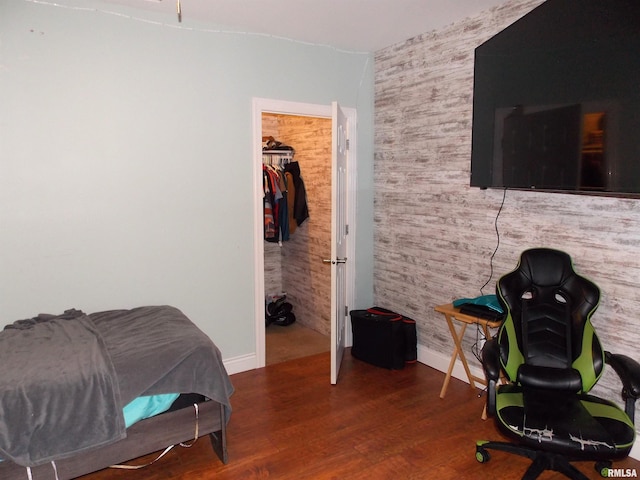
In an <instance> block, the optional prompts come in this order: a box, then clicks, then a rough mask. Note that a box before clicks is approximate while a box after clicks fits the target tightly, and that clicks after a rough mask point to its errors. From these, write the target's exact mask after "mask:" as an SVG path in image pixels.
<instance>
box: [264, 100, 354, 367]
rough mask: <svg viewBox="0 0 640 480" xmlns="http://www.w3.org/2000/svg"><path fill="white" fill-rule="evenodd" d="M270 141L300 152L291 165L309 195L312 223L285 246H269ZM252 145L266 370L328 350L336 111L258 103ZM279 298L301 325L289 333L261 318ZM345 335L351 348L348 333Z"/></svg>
mask: <svg viewBox="0 0 640 480" xmlns="http://www.w3.org/2000/svg"><path fill="white" fill-rule="evenodd" d="M353 113H355V112H353ZM269 137H272V138H273V139H275V140H276V141H278V142H281V143H282V144H285V145H288V146H290V147H292V148H293V149H295V154H294V157H293V162H297V168H299V170H300V175H301V178H302V180H303V182H304V187H305V190H306V198H307V204H308V210H309V217H308V218H307V219H306V220H304V221H303V222H301V224H300V225H297V224H294V225H293V226H292V227H293V228H292V229H291V232H290V234H289V238H288V239H287V240H283V239H282V237H281V235H279V238H278V240H279V241H265V238H264V211H263V206H264V205H263V197H264V189H263V176H262V170H263V156H262V149H263V146H264V145H265V144H264V142H263V139H264V140H266V139H268V138H269ZM254 139H255V142H254V145H255V148H256V152H257V154H256V159H255V163H256V164H255V165H254V167H255V169H254V172H255V173H256V175H255V176H257V177H259V178H258V179H257V180H259V181H257V182H256V184H257V186H258V187H259V188H258V189H257V190H258V191H257V192H256V207H255V208H256V225H255V227H256V228H255V236H256V248H255V266H256V272H255V276H256V282H255V285H256V291H255V297H256V298H255V305H256V307H255V308H256V357H257V358H256V364H257V367H261V366H264V365H266V364H269V363H275V362H278V361H280V360H289V359H292V358H298V357H303V356H307V355H313V354H315V353H319V352H323V351H329V350H330V348H331V313H332V306H331V293H332V292H331V266H330V265H327V263H325V262H323V260H324V259H327V258H329V257H330V256H331V214H332V208H335V207H334V206H332V196H331V182H332V162H331V153H332V152H331V150H332V115H331V106H330V105H328V106H324V105H310V104H298V103H291V102H282V101H272V100H265V99H254ZM265 159H266V160H265V163H269V162H271V163H276V164H278V163H279V162H280V161H279V160H278V159H277V158H276V160H275V162H274V161H273V160H268V159H269V157H268V156H265ZM284 163H286V160H284ZM275 166H276V167H278V165H275ZM353 166H354V167H355V165H353ZM352 180H353V181H354V182H355V178H352ZM354 185H355V184H354ZM354 191H355V188H353V189H352V192H354ZM347 203H349V204H350V205H349V207H351V208H348V207H347V206H346V205H343V207H344V208H345V209H346V210H347V211H346V212H345V215H346V217H347V219H349V218H351V217H352V215H353V212H352V210H354V209H353V200H351V202H349V199H347ZM349 211H351V215H350V214H349ZM352 258H353V256H352ZM351 270H352V269H351ZM352 278H353V275H352V274H351V275H348V278H347V282H346V283H347V288H346V290H347V292H346V297H347V300H348V301H349V300H351V299H352V298H353V290H354V288H353V281H352ZM350 279H351V281H350ZM281 294H286V300H287V302H289V303H291V305H292V306H293V313H294V315H295V317H296V321H295V323H294V324H292V325H289V326H280V325H276V324H271V325H269V326H268V327H267V326H266V322H265V316H264V312H265V305H266V302H267V301H268V300H267V299H268V296H277V295H281ZM343 335H345V336H346V337H347V338H346V340H347V342H348V343H350V332H347V331H345V332H343Z"/></svg>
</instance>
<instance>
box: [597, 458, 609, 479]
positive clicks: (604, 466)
mask: <svg viewBox="0 0 640 480" xmlns="http://www.w3.org/2000/svg"><path fill="white" fill-rule="evenodd" d="M594 468H595V469H596V472H598V473H599V474H600V476H601V477H604V478H606V477H608V476H609V469H610V468H611V462H609V461H606V460H603V461H601V462H596V464H595V467H594Z"/></svg>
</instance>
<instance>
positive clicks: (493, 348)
mask: <svg viewBox="0 0 640 480" xmlns="http://www.w3.org/2000/svg"><path fill="white" fill-rule="evenodd" d="M482 368H483V369H484V373H485V375H486V376H487V380H495V381H496V382H497V381H498V378H500V369H501V366H500V346H499V345H498V341H497V340H496V339H495V338H492V339H491V340H487V342H486V343H485V344H484V347H482Z"/></svg>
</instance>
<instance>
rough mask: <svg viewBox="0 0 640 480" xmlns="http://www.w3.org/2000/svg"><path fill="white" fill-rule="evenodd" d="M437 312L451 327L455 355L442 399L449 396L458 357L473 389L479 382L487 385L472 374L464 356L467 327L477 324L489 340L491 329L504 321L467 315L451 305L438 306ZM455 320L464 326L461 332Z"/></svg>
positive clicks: (441, 391) (441, 395)
mask: <svg viewBox="0 0 640 480" xmlns="http://www.w3.org/2000/svg"><path fill="white" fill-rule="evenodd" d="M435 310H436V312H440V313H442V314H443V315H444V317H445V318H446V319H447V325H449V330H450V332H451V337H452V338H453V343H454V349H453V354H452V355H451V362H450V363H449V370H448V371H447V375H446V376H445V377H444V383H443V384H442V390H440V398H444V396H445V395H446V394H447V387H448V386H449V380H451V372H453V367H454V366H455V363H456V359H457V358H458V357H460V361H462V366H463V367H464V370H465V372H466V373H467V378H468V379H469V385H471V388H476V384H475V382H478V383H480V384H481V385H486V384H487V382H486V380H485V379H484V378H480V377H476V376H475V375H473V374H472V373H471V370H469V364H468V363H467V358H466V357H465V356H464V351H463V350H462V339H463V338H464V332H465V331H466V330H467V326H468V325H471V324H475V325H480V326H481V327H482V330H483V332H484V335H485V337H486V339H487V340H489V339H490V338H491V332H490V330H489V329H490V328H497V327H499V326H500V325H501V324H502V321H500V320H487V319H484V318H480V317H475V316H473V315H469V314H466V313H460V309H459V308H457V307H454V306H453V304H451V303H448V304H446V305H438V306H437V307H435ZM454 320H456V321H458V322H460V323H461V324H462V325H461V328H460V330H456V327H455V325H454V323H453V321H454Z"/></svg>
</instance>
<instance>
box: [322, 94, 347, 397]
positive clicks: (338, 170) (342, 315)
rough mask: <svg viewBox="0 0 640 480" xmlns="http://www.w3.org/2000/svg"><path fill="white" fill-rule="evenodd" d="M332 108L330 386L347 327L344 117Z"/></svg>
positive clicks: (333, 382) (337, 370)
mask: <svg viewBox="0 0 640 480" xmlns="http://www.w3.org/2000/svg"><path fill="white" fill-rule="evenodd" d="M331 107H332V119H333V125H332V129H331V130H332V145H331V147H332V159H331V162H332V164H331V205H332V209H331V259H330V260H329V261H328V262H327V263H329V262H330V263H331V383H332V384H333V385H335V384H336V383H337V382H338V373H339V372H340V363H341V362H342V356H343V354H344V348H345V327H346V325H347V321H346V319H347V316H348V314H349V313H348V312H347V295H346V292H347V280H346V272H347V266H346V262H347V260H348V259H347V256H346V255H347V238H346V237H347V234H348V231H347V229H348V227H347V208H346V203H347V153H348V123H347V117H346V116H345V114H344V113H343V112H342V110H341V109H340V106H339V105H338V103H337V102H333V103H332V104H331Z"/></svg>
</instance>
